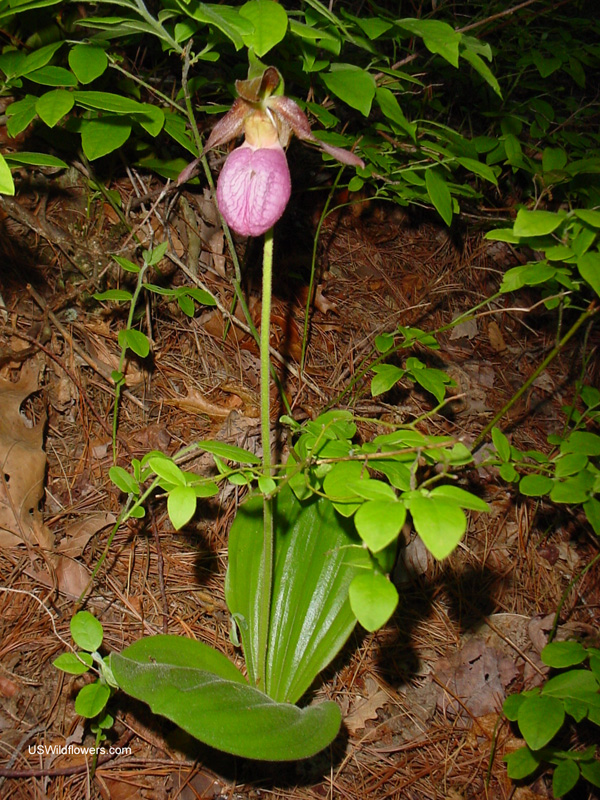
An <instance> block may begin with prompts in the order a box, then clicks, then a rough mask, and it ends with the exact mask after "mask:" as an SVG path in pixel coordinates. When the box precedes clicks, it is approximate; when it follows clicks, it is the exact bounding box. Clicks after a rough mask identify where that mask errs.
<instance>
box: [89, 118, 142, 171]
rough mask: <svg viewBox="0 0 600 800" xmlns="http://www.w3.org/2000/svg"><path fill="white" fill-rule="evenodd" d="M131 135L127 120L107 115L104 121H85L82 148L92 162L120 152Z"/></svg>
mask: <svg viewBox="0 0 600 800" xmlns="http://www.w3.org/2000/svg"><path fill="white" fill-rule="evenodd" d="M130 135H131V125H130V124H129V123H128V122H127V120H126V119H125V118H121V117H117V116H110V115H106V116H104V117H102V119H89V120H84V121H83V122H82V125H81V146H82V147H83V152H84V153H85V155H86V157H87V158H88V159H89V160H90V161H94V160H95V159H97V158H101V157H102V156H106V155H108V154H109V153H112V152H114V151H115V150H118V149H119V147H121V146H122V145H124V144H125V142H126V141H127V139H129V136H130Z"/></svg>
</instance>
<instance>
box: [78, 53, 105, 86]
mask: <svg viewBox="0 0 600 800" xmlns="http://www.w3.org/2000/svg"><path fill="white" fill-rule="evenodd" d="M69 66H70V67H71V69H72V70H73V72H74V73H75V75H76V76H77V80H78V81H79V83H84V84H85V83H91V82H92V81H94V80H96V78H99V77H100V75H102V74H103V73H104V71H105V70H106V68H107V67H108V57H107V55H106V53H105V52H104V50H103V49H102V48H101V47H97V46H95V45H92V44H78V45H75V47H73V49H72V50H70V52H69Z"/></svg>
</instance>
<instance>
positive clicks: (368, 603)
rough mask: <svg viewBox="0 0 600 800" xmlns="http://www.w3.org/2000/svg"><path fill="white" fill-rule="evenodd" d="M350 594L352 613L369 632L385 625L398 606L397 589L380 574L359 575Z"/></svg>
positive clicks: (351, 585) (353, 582)
mask: <svg viewBox="0 0 600 800" xmlns="http://www.w3.org/2000/svg"><path fill="white" fill-rule="evenodd" d="M348 594H349V597H350V605H351V607H352V611H353V612H354V614H355V615H356V618H357V619H358V621H359V622H360V624H361V625H362V626H363V628H365V629H366V630H368V631H376V630H378V628H381V626H382V625H385V623H386V622H387V621H388V619H389V618H390V617H391V616H392V614H393V613H394V611H395V609H396V606H397V605H398V592H397V591H396V587H395V586H394V584H393V583H391V582H390V581H389V580H388V579H387V578H386V577H385V576H384V575H381V574H380V573H379V572H366V573H364V574H362V575H357V577H356V578H354V580H353V581H352V583H351V584H350V589H349V592H348Z"/></svg>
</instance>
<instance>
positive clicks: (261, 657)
mask: <svg viewBox="0 0 600 800" xmlns="http://www.w3.org/2000/svg"><path fill="white" fill-rule="evenodd" d="M272 276H273V228H270V229H269V230H268V231H267V232H266V233H265V241H264V249H263V288H262V312H261V320H260V417H261V439H262V451H263V473H264V475H266V476H267V477H270V476H271V474H272V472H273V465H272V462H271V435H270V433H271V432H270V428H271V424H270V423H271V404H270V401H269V384H270V380H269V379H270V360H269V332H270V325H271V286H272ZM263 522H264V525H263V549H262V559H261V565H260V577H259V586H258V592H259V601H258V602H259V604H260V614H259V620H258V650H257V654H256V655H257V658H258V665H257V666H258V669H257V674H256V685H257V686H258V687H259V688H260V689H261V690H262V691H263V692H264V691H266V688H267V687H266V686H265V682H266V673H267V648H268V643H269V628H270V624H271V593H272V590H273V550H274V540H273V500H272V498H270V497H265V498H264V499H263Z"/></svg>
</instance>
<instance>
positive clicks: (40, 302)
mask: <svg viewBox="0 0 600 800" xmlns="http://www.w3.org/2000/svg"><path fill="white" fill-rule="evenodd" d="M27 291H28V292H29V294H30V295H31V296H32V297H33V299H34V300H35V302H36V303H37V304H38V306H39V307H40V308H41V309H42V311H44V312H45V313H46V314H48V318H49V319H50V320H51V321H52V324H53V325H54V326H55V328H56V329H57V330H58V332H59V333H60V335H61V336H62V337H63V338H64V339H65V341H67V342H68V343H69V345H70V346H71V347H72V348H73V350H74V351H75V352H76V353H77V355H78V356H80V357H81V358H83V360H84V361H85V363H86V364H87V365H88V367H91V368H92V369H93V370H94V372H97V373H98V375H100V377H102V378H104V380H105V381H107V382H108V383H109V384H114V381H113V379H112V376H111V375H110V374H108V373H107V372H106V370H104V369H102V367H101V366H100V365H99V364H98V363H96V362H95V361H94V359H93V358H92V357H91V356H89V355H88V354H87V353H86V352H85V350H84V349H83V348H82V347H80V346H79V345H78V344H77V342H76V341H75V340H74V339H73V337H72V336H71V334H70V333H69V331H68V330H67V329H66V328H65V327H64V325H63V324H62V323H61V322H60V321H59V320H58V318H57V316H56V314H54V313H53V312H52V311H50V309H49V308H48V304H47V303H46V301H45V300H44V298H43V297H41V296H40V295H39V294H38V293H37V292H36V290H35V289H34V288H33V286H32V285H31V284H29V283H28V284H27ZM113 392H114V390H113ZM123 394H124V395H125V397H127V399H128V400H131V402H132V403H135V405H136V406H138V407H139V408H141V409H142V410H143V411H145V410H146V408H145V406H144V404H143V403H142V401H141V400H139V399H138V398H137V397H135V395H133V394H131V392H130V391H129V390H128V389H126V390H125V391H124V392H123Z"/></svg>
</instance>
